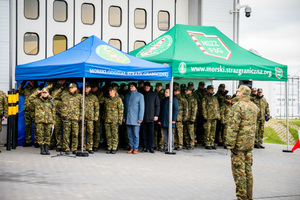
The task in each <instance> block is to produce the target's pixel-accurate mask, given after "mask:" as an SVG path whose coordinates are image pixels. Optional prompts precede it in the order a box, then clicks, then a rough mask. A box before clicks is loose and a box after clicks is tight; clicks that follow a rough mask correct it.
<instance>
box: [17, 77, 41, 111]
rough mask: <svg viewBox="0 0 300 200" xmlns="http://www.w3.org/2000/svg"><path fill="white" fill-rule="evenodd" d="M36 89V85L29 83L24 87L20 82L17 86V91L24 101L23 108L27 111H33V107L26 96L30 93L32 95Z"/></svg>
mask: <svg viewBox="0 0 300 200" xmlns="http://www.w3.org/2000/svg"><path fill="white" fill-rule="evenodd" d="M37 90H38V87H37V86H31V85H30V84H29V83H28V84H27V85H26V87H25V88H24V85H23V84H22V83H21V84H20V86H19V88H18V93H19V94H20V95H24V98H25V101H24V110H25V111H27V112H34V107H33V106H31V105H30V103H29V101H28V98H29V96H30V95H32V94H33V93H34V92H36V91H37Z"/></svg>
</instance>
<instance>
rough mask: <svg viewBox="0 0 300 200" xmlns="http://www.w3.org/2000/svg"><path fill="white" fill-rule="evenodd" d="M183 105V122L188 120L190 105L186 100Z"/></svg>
mask: <svg viewBox="0 0 300 200" xmlns="http://www.w3.org/2000/svg"><path fill="white" fill-rule="evenodd" d="M182 105H183V111H182V121H186V120H187V119H188V115H189V109H188V103H187V101H186V99H184V98H183V101H182Z"/></svg>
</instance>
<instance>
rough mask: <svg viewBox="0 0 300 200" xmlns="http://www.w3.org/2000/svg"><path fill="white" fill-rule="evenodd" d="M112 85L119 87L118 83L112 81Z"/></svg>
mask: <svg viewBox="0 0 300 200" xmlns="http://www.w3.org/2000/svg"><path fill="white" fill-rule="evenodd" d="M111 86H112V87H119V85H118V83H112V84H111Z"/></svg>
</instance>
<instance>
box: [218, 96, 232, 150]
mask: <svg viewBox="0 0 300 200" xmlns="http://www.w3.org/2000/svg"><path fill="white" fill-rule="evenodd" d="M231 107H232V103H231V96H230V95H226V96H225V103H224V105H223V106H222V108H221V114H220V115H221V125H222V129H223V133H224V134H223V138H222V140H223V142H224V143H225V140H226V135H227V130H228V125H229V121H230V118H229V113H230V111H231ZM224 149H226V146H224Z"/></svg>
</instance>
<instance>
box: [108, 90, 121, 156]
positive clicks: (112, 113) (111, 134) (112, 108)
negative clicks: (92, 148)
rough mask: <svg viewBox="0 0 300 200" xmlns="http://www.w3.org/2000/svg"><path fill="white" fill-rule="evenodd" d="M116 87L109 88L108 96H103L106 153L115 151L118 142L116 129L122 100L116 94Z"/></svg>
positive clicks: (119, 119) (119, 124)
mask: <svg viewBox="0 0 300 200" xmlns="http://www.w3.org/2000/svg"><path fill="white" fill-rule="evenodd" d="M116 93H117V89H116V88H114V87H111V88H109V97H106V98H104V116H105V117H104V118H105V131H106V141H107V151H106V153H112V154H115V153H117V148H118V144H119V135H118V129H119V126H121V125H122V119H123V102H122V99H121V98H120V97H117V96H116Z"/></svg>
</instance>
